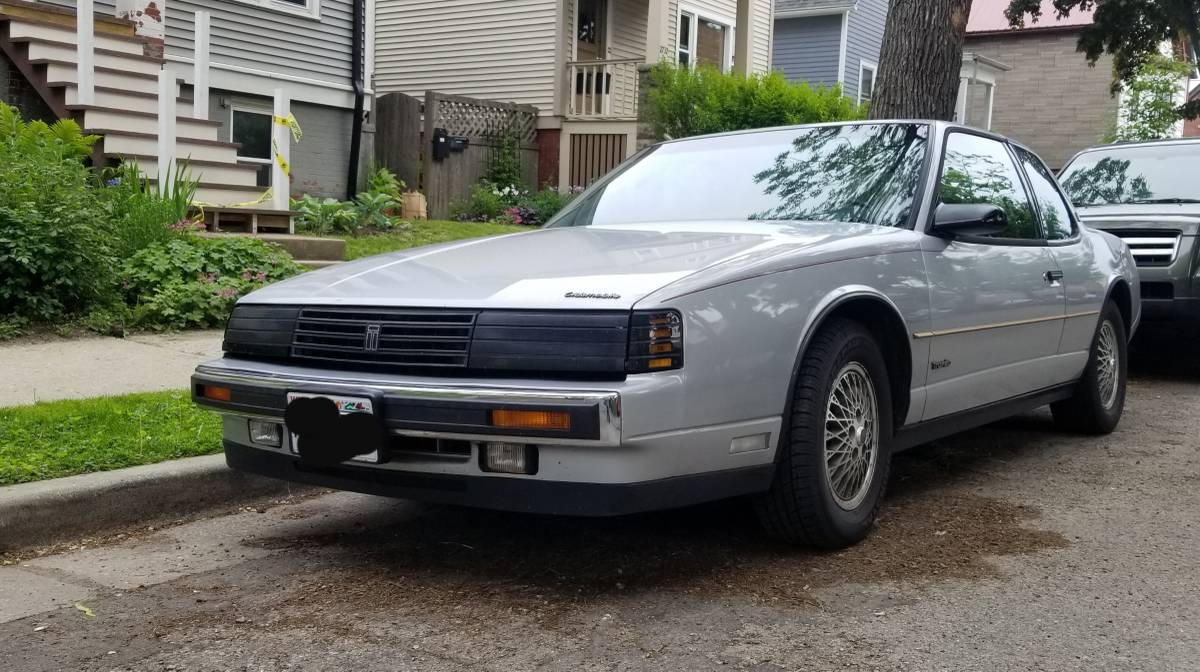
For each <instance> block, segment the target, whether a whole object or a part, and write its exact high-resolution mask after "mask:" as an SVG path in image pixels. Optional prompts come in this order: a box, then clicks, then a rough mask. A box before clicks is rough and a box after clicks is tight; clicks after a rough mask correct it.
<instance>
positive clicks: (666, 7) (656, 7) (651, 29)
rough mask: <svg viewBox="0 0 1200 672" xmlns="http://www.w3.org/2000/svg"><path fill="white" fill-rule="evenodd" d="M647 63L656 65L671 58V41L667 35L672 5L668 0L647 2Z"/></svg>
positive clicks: (648, 0)
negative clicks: (668, 18)
mask: <svg viewBox="0 0 1200 672" xmlns="http://www.w3.org/2000/svg"><path fill="white" fill-rule="evenodd" d="M646 4H647V5H649V7H648V8H647V12H648V13H647V14H646V62H647V63H649V64H650V65H654V64H656V63H658V62H659V61H661V60H662V59H664V58H670V56H671V41H670V36H669V35H667V28H668V24H667V17H668V12H670V11H671V4H670V3H669V2H668V1H667V0H646Z"/></svg>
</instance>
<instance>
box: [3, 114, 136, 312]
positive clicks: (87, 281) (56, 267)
mask: <svg viewBox="0 0 1200 672" xmlns="http://www.w3.org/2000/svg"><path fill="white" fill-rule="evenodd" d="M95 141H96V137H95V136H85V135H83V134H82V133H81V132H80V130H79V126H78V125H76V124H75V122H73V121H70V120H64V121H59V122H57V123H55V124H54V125H53V126H47V125H46V124H45V123H43V122H41V121H33V122H29V123H25V122H24V121H22V120H21V117H20V115H18V114H17V113H16V111H15V110H14V109H13V108H11V107H9V106H7V105H4V104H3V103H0V315H6V316H19V317H23V318H34V319H44V320H48V319H54V318H56V317H58V316H60V315H62V314H64V313H70V312H76V311H81V310H84V309H86V308H87V307H89V306H90V305H92V304H95V303H98V302H103V301H104V300H106V299H107V298H108V297H111V296H112V294H113V286H114V283H113V281H112V267H113V264H112V263H111V260H112V255H111V251H110V247H109V246H110V242H109V241H110V238H111V227H110V226H109V223H108V221H107V219H106V217H105V216H104V213H103V211H102V210H101V209H100V208H97V207H96V203H95V201H94V198H93V196H94V194H93V191H92V189H91V188H90V185H92V183H93V180H94V178H93V176H92V173H91V171H90V170H88V168H87V167H85V166H84V164H83V161H82V159H83V158H84V157H86V156H88V155H89V154H90V153H91V147H92V145H93V144H94V143H95Z"/></svg>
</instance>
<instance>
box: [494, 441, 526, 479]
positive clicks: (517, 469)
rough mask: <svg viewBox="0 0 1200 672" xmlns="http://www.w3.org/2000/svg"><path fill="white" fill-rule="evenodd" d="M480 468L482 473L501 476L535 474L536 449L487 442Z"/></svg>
mask: <svg viewBox="0 0 1200 672" xmlns="http://www.w3.org/2000/svg"><path fill="white" fill-rule="evenodd" d="M482 466H483V470H484V471H491V472H496V473H501V474H536V473H537V448H536V447H535V446H527V445H525V444H523V443H500V442H488V443H487V444H486V445H485V448H484V450H483V465H482Z"/></svg>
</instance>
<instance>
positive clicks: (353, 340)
mask: <svg viewBox="0 0 1200 672" xmlns="http://www.w3.org/2000/svg"><path fill="white" fill-rule="evenodd" d="M476 316H477V313H475V312H467V311H422V310H402V309H399V310H398V309H377V310H376V309H365V308H305V309H303V310H301V311H300V317H299V318H298V319H297V320H296V328H295V330H294V331H293V333H292V357H295V358H297V359H306V360H316V361H323V362H345V363H349V364H377V365H380V364H381V365H385V366H398V367H418V368H423V367H434V368H465V367H466V366H467V355H468V352H469V350H470V347H471V336H472V332H473V330H474V327H475V318H476ZM368 327H374V331H375V332H376V333H375V334H374V337H373V339H372V346H373V348H372V349H368V348H367V340H368V339H367V336H368V334H367V330H368Z"/></svg>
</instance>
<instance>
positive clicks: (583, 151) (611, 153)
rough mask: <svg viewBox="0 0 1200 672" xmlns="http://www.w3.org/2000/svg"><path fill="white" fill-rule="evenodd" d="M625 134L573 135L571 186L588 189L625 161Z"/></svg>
mask: <svg viewBox="0 0 1200 672" xmlns="http://www.w3.org/2000/svg"><path fill="white" fill-rule="evenodd" d="M627 143H628V136H627V135H625V134H624V133H578V134H576V133H572V134H571V186H572V187H586V186H588V185H590V184H591V183H592V182H595V181H596V180H598V179H600V178H601V177H604V176H605V175H607V174H608V171H610V170H612V169H613V168H616V167H617V165H618V164H620V163H621V162H622V161H624V160H625V150H626V144H627Z"/></svg>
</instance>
